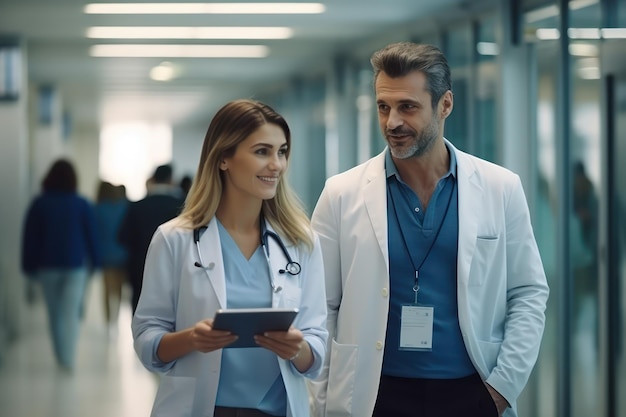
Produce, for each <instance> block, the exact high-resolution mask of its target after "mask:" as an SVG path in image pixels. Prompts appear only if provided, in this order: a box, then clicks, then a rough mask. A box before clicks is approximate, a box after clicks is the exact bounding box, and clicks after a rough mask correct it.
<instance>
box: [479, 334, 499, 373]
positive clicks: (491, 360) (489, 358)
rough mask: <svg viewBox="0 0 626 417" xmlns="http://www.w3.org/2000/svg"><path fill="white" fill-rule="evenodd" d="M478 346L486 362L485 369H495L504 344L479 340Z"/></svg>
mask: <svg viewBox="0 0 626 417" xmlns="http://www.w3.org/2000/svg"><path fill="white" fill-rule="evenodd" d="M478 344H479V346H480V352H481V353H482V356H483V360H484V362H485V369H493V368H495V366H496V364H497V361H498V355H499V354H500V347H501V346H502V342H485V341H483V340H479V341H478Z"/></svg>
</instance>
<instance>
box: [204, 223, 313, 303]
mask: <svg viewBox="0 0 626 417" xmlns="http://www.w3.org/2000/svg"><path fill="white" fill-rule="evenodd" d="M206 228H207V226H200V227H198V228H195V229H193V241H194V243H195V244H196V251H197V252H198V259H199V262H198V261H196V262H194V264H193V265H194V266H196V267H198V268H202V269H213V267H214V266H215V264H213V262H211V263H210V264H209V265H208V266H205V265H204V260H203V259H202V252H201V251H200V236H202V233H204V231H205V230H206ZM269 238H272V239H273V240H274V242H275V243H276V244H278V246H279V247H280V250H281V251H282V252H283V255H284V256H285V258H286V259H287V264H286V265H285V268H284V269H279V270H278V273H279V274H284V273H288V274H289V275H292V276H293V275H298V274H300V272H301V271H302V267H301V266H300V264H299V263H298V262H296V261H294V260H293V259H292V258H291V255H289V252H288V251H287V247H286V246H285V244H284V243H283V240H282V239H281V238H280V236H278V234H277V233H276V232H273V231H271V230H267V225H266V224H265V219H264V218H263V217H261V246H262V247H263V254H264V255H265V260H266V261H267V267H268V269H269V268H270V265H271V263H270V247H269V244H268V242H269ZM269 273H270V284H271V285H272V290H273V291H274V292H275V293H277V292H279V291H280V290H282V289H283V287H281V286H276V284H275V283H274V278H272V276H273V275H272V271H271V269H270V270H269Z"/></svg>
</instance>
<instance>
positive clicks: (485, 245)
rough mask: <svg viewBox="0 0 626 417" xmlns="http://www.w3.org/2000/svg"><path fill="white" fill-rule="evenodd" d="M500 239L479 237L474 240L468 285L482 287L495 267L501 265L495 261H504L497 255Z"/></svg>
mask: <svg viewBox="0 0 626 417" xmlns="http://www.w3.org/2000/svg"><path fill="white" fill-rule="evenodd" d="M499 248H500V239H499V238H498V236H479V237H477V238H476V248H475V249H474V256H473V257H472V265H471V268H470V274H469V285H483V284H484V283H485V280H486V278H487V277H488V276H489V275H490V274H492V273H494V271H493V269H494V268H495V267H496V265H499V264H503V262H499V261H497V259H498V258H499V259H504V258H503V256H504V255H503V254H501V253H499Z"/></svg>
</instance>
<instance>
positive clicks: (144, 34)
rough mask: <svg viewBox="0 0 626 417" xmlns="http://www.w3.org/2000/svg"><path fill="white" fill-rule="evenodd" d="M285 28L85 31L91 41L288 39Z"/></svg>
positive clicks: (290, 32) (99, 28)
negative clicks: (92, 39)
mask: <svg viewBox="0 0 626 417" xmlns="http://www.w3.org/2000/svg"><path fill="white" fill-rule="evenodd" d="M292 36H293V30H292V29H291V28H288V27H250V26H246V27H187V26H162V27H158V26H119V27H114V26H106V27H104V26H95V27H91V28H89V29H87V37H88V38H94V39H288V38H291V37H292Z"/></svg>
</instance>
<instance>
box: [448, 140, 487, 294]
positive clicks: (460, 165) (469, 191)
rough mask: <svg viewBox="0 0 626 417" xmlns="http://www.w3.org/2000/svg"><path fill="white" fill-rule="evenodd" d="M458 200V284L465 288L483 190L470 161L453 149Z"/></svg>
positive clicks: (480, 211) (474, 244)
mask: <svg viewBox="0 0 626 417" xmlns="http://www.w3.org/2000/svg"><path fill="white" fill-rule="evenodd" d="M455 152H456V158H457V181H458V198H459V203H458V204H459V246H458V262H457V267H458V283H459V288H461V287H464V288H466V287H467V285H468V282H469V272H470V265H471V263H472V257H473V256H474V250H475V248H476V236H477V231H478V219H479V217H480V215H481V213H482V210H481V204H482V201H483V198H486V196H483V190H482V186H481V184H480V181H479V177H478V175H477V172H476V168H475V166H474V164H473V163H472V161H471V160H470V159H469V158H468V157H467V156H466V155H465V154H464V153H463V152H460V151H458V150H456V149H455Z"/></svg>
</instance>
